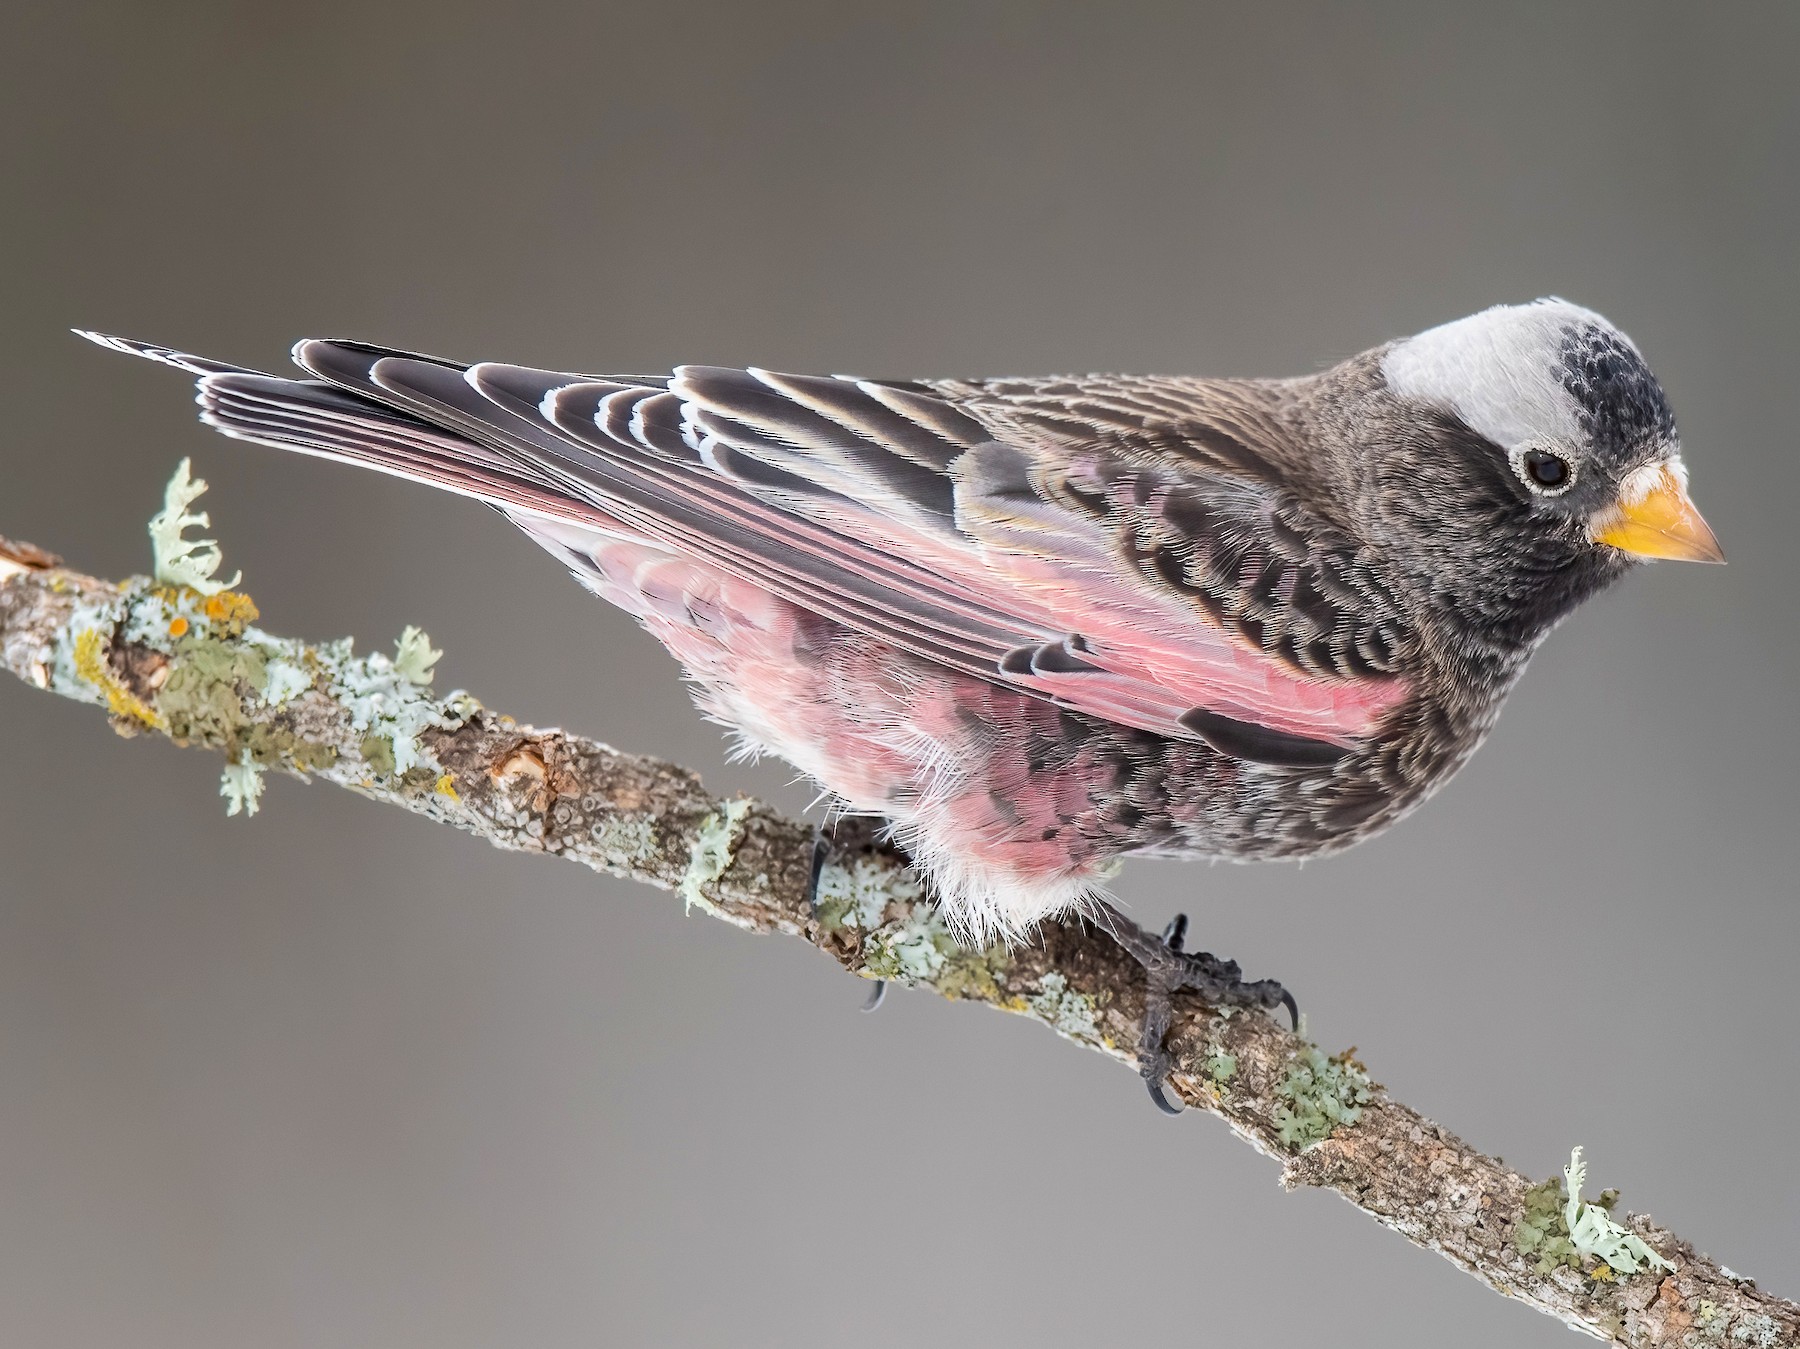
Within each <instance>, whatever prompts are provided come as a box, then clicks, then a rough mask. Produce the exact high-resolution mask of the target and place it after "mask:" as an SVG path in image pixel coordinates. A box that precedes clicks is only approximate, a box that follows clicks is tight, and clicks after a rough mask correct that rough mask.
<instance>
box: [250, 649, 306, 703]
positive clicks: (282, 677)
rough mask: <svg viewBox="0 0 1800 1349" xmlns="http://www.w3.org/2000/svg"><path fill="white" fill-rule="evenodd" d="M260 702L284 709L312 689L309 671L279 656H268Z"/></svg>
mask: <svg viewBox="0 0 1800 1349" xmlns="http://www.w3.org/2000/svg"><path fill="white" fill-rule="evenodd" d="M263 668H264V676H263V684H262V688H261V690H260V692H261V694H262V700H263V701H264V702H265V703H267V704H268V705H269V706H270V707H286V706H287V705H288V704H289V703H291V702H293V701H294V699H296V698H298V697H299V696H300V695H301V694H302V693H305V692H306V691H307V690H308V689H310V688H311V687H312V683H313V677H312V673H311V671H309V670H307V669H306V667H305V666H304V665H301V664H299V663H297V662H295V661H291V660H289V659H287V657H285V656H281V655H273V654H272V655H269V656H268V658H267V660H266V661H265V663H264V667H263Z"/></svg>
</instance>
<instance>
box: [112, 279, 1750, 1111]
mask: <svg viewBox="0 0 1800 1349" xmlns="http://www.w3.org/2000/svg"><path fill="white" fill-rule="evenodd" d="M83 335H84V336H89V337H92V338H93V339H94V340H95V341H98V342H101V343H103V344H104V345H107V346H110V347H113V348H116V349H118V350H120V351H125V352H129V353H132V354H135V355H140V356H147V357H150V358H152V359H155V360H159V361H163V362H165V363H167V364H169V365H173V366H176V367H178V368H180V369H182V370H185V371H187V372H189V373H190V374H193V375H194V376H196V377H197V379H198V400H199V403H200V407H201V417H202V419H203V420H204V421H205V422H207V423H208V424H209V425H211V426H213V427H215V428H217V429H218V430H220V431H222V432H224V433H225V434H226V435H228V436H234V437H237V438H240V439H244V440H251V441H256V442H259V443H262V444H269V445H276V446H281V447H283V448H288V449H298V450H300V451H303V452H305V453H309V454H317V455H322V456H324V457H326V458H330V459H340V460H343V461H346V462H349V463H356V464H362V465H365V466H368V467H371V468H376V469H380V470H383V471H385V472H388V473H394V474H397V475H399V476H401V477H405V478H411V479H415V480H417V481H420V482H426V483H430V484H432V485H434V486H438V487H443V488H447V489H448V490H450V491H453V492H459V493H462V494H464V495H466V496H472V497H475V498H476V499H478V500H480V501H484V502H487V503H488V504H490V505H492V506H494V507H495V508H496V509H498V510H499V511H501V512H502V513H503V514H505V515H506V516H507V517H508V518H510V519H511V520H512V521H513V522H514V523H515V524H517V525H518V526H519V527H520V528H521V529H523V530H524V531H525V532H526V533H527V534H529V535H530V536H531V537H532V538H533V539H534V540H536V541H537V542H538V543H539V544H541V545H542V546H543V547H544V548H545V549H546V550H548V551H549V552H550V553H552V554H553V555H554V556H555V557H557V558H558V559H559V560H561V561H562V562H563V563H564V564H565V565H567V566H568V567H569V568H570V569H571V570H572V571H573V572H574V574H575V576H576V577H577V578H578V579H579V580H580V581H582V582H583V583H584V584H585V585H587V586H588V587H589V588H590V589H591V590H593V591H594V592H595V593H596V594H597V595H599V596H601V597H602V598H604V599H606V600H609V601H611V602H612V603H613V604H616V605H618V606H619V607H620V608H622V609H624V610H626V611H627V612H628V613H630V614H632V615H634V616H635V617H636V618H637V619H638V620H639V621H640V622H641V623H642V624H643V625H644V627H646V628H647V629H649V631H650V632H651V633H652V634H654V635H655V636H656V637H657V638H658V639H659V640H661V642H662V643H663V644H664V645H665V646H666V647H667V648H668V649H669V651H670V652H671V653H672V654H673V655H674V656H675V657H676V659H677V660H679V661H680V662H681V664H682V666H683V667H684V668H685V670H686V672H687V674H688V677H689V678H690V679H691V680H692V681H693V683H694V685H695V688H696V699H697V701H698V703H699V705H700V706H701V708H702V709H703V710H704V711H705V712H706V713H707V714H709V715H710V716H712V717H713V718H715V719H716V720H718V721H720V722H722V723H724V724H725V725H726V726H728V727H731V728H732V729H733V731H734V732H735V733H736V735H737V737H738V738H739V743H740V745H741V746H742V748H743V749H744V750H745V751H746V752H749V753H752V754H761V753H770V754H776V755H779V756H781V757H782V758H784V759H787V760H788V761H789V762H791V763H793V764H794V765H796V766H797V767H799V768H800V769H801V770H803V771H804V772H805V773H806V774H808V775H809V776H810V777H812V778H814V779H816V780H817V781H818V783H819V784H820V785H821V786H822V787H824V788H825V789H826V791H828V792H829V793H831V794H832V796H833V797H835V798H836V799H837V801H838V802H840V803H841V804H842V806H843V807H844V808H846V809H847V810H850V811H854V812H865V813H871V814H874V815H878V816H881V817H883V818H885V819H886V820H887V821H889V822H890V825H891V828H892V833H893V837H894V838H895V839H896V841H897V842H898V843H899V844H900V845H901V846H902V847H904V848H905V850H906V851H907V852H908V853H909V854H910V855H911V857H912V858H913V859H914V860H915V862H916V863H917V864H918V866H919V867H920V868H921V869H922V870H923V871H924V873H925V874H926V875H927V877H928V878H929V880H930V882H931V885H932V889H933V891H934V892H935V894H936V896H937V900H938V903H939V905H940V908H941V911H942V913H943V915H944V917H945V919H946V921H947V922H948V923H949V924H950V925H951V926H952V927H953V928H954V929H955V930H956V931H958V932H959V933H960V934H962V935H963V936H964V937H966V938H968V939H970V940H973V941H988V940H991V939H994V938H996V937H1004V938H1012V939H1017V938H1020V937H1022V936H1024V935H1026V934H1027V933H1029V932H1030V931H1031V929H1032V927H1033V925H1035V924H1037V923H1038V922H1040V921H1042V920H1043V919H1046V918H1048V917H1051V916H1053V915H1057V914H1061V913H1065V912H1067V911H1069V910H1070V909H1072V908H1079V907H1081V906H1083V905H1084V904H1088V903H1090V902H1092V901H1094V900H1095V898H1096V896H1097V895H1098V893H1099V888H1100V886H1101V884H1102V882H1103V880H1104V879H1105V878H1106V877H1107V876H1108V875H1110V874H1111V871H1112V870H1113V867H1114V865H1115V863H1116V861H1117V859H1119V858H1120V857H1122V856H1124V855H1126V854H1130V853H1156V854H1174V855H1183V856H1202V857H1227V858H1239V859H1257V858H1282V857H1303V856H1307V855H1310V854H1316V853H1321V852H1325V851H1329V850H1332V849H1336V848H1342V847H1344V846H1346V845H1348V844H1350V843H1354V842H1355V841H1357V840H1358V839H1361V838H1365V837H1367V836H1369V835H1370V834H1372V833H1374V832H1376V831H1378V830H1380V829H1383V828H1385V827H1386V826H1387V825H1389V824H1391V823H1393V822H1394V821H1395V820H1397V819H1399V818H1400V817H1401V816H1402V815H1404V814H1405V813H1406V812H1407V811H1409V810H1411V809H1412V808H1413V807H1414V806H1416V805H1418V804H1419V802H1420V801H1422V800H1423V799H1424V798H1425V797H1426V796H1427V795H1428V794H1429V793H1430V792H1431V791H1432V790H1433V789H1434V788H1436V787H1437V786H1439V785H1440V784H1441V783H1443V782H1444V781H1445V779H1446V778H1448V777H1449V776H1450V774H1452V773H1453V772H1455V770H1456V769H1457V767H1458V766H1459V765H1461V764H1462V763H1463V761H1464V760H1465V759H1467V758H1468V756H1469V755H1470V753H1472V752H1473V751H1474V749H1475V747H1476V746H1477V745H1478V744H1480V742H1481V740H1482V738H1483V737H1484V736H1485V735H1486V734H1487V732H1488V730H1489V728H1490V727H1492V725H1493V724H1494V719H1495V717H1496V715H1497V714H1498V712H1499V709H1500V704H1501V701H1502V700H1503V699H1504V698H1505V696H1506V693H1507V692H1508V690H1509V689H1511V687H1512V685H1513V682H1514V681H1515V680H1516V679H1517V678H1518V677H1519V674H1520V672H1521V671H1522V670H1523V669H1524V667H1525V663H1526V661H1527V659H1528V658H1529V656H1530V655H1531V652H1532V651H1533V649H1534V648H1535V647H1536V646H1537V644H1538V643H1539V642H1540V641H1542V640H1543V638H1544V636H1545V634H1547V633H1548V632H1549V631H1550V629H1551V628H1552V627H1553V626H1554V625H1555V624H1556V623H1557V622H1558V621H1559V620H1560V619H1561V618H1562V617H1563V616H1564V615H1566V614H1567V613H1568V612H1569V611H1570V610H1571V609H1572V608H1574V606H1575V605H1577V604H1578V603H1580V601H1582V600H1583V599H1585V598H1586V597H1587V596H1589V595H1591V594H1593V593H1594V592H1595V591H1597V590H1599V589H1600V588H1601V587H1603V586H1605V585H1607V584H1609V583H1610V582H1612V581H1614V580H1616V579H1617V578H1618V577H1620V576H1621V575H1623V574H1624V573H1625V572H1626V571H1627V570H1628V569H1629V568H1630V567H1631V566H1632V565H1633V564H1634V563H1635V562H1636V561H1638V560H1639V559H1641V558H1646V557H1660V558H1686V559H1691V560H1696V561H1719V560H1721V554H1720V551H1719V548H1718V544H1717V543H1716V542H1715V540H1714V538H1713V535H1712V533H1711V531H1710V530H1709V529H1708V528H1707V526H1706V525H1705V523H1704V522H1703V521H1702V520H1701V518H1700V516H1699V515H1698V513H1696V511H1695V510H1694V508H1693V506H1692V505H1691V503H1690V502H1689V499H1688V495H1687V490H1686V482H1687V470H1686V468H1685V467H1684V465H1683V463H1682V459H1681V453H1680V447H1679V442H1678V440H1677V437H1676V432H1675V422H1674V418H1673V417H1672V415H1671V414H1670V411H1669V406H1668V403H1667V401H1666V400H1665V398H1664V396H1663V392H1662V389H1661V387H1660V386H1659V385H1658V383H1657V381H1656V378H1655V377H1654V376H1653V375H1652V374H1651V373H1650V370H1649V368H1648V366H1647V365H1646V364H1645V363H1644V360H1643V357H1642V356H1641V355H1640V354H1639V353H1638V349H1637V348H1636V347H1635V346H1634V345H1633V344H1632V342H1631V341H1630V339H1629V338H1627V337H1626V336H1625V335H1624V334H1623V333H1621V332H1620V331H1619V330H1618V329H1617V328H1615V327H1613V326H1612V325H1611V324H1610V323H1608V322H1607V321H1606V320H1605V319H1604V318H1602V317H1601V316H1600V315H1598V314H1595V313H1593V312H1592V311H1590V310H1587V309H1582V308H1579V307H1578V306H1576V305H1572V304H1568V303H1565V302H1563V301H1560V300H1540V301H1538V302H1536V303H1533V304H1526V305H1516V306H1500V307H1497V308H1493V309H1489V310H1486V311H1484V312H1482V313H1479V314H1476V315H1473V316H1472V317H1469V318H1465V319H1461V320H1459V321H1457V322H1454V323H1449V324H1445V325H1444V326H1442V327H1438V328H1433V329H1431V330H1429V331H1427V332H1424V333H1421V334H1419V335H1418V336H1415V337H1411V338H1406V339H1404V340H1400V341H1395V342H1390V343H1387V344H1386V345H1384V346H1380V347H1376V348H1375V349H1373V350H1371V351H1367V352H1364V353H1363V354H1362V355H1359V356H1354V357H1352V358H1350V359H1349V360H1347V361H1344V362H1343V363H1341V364H1339V365H1336V366H1334V367H1332V368H1330V369H1328V370H1325V371H1323V372H1322V373H1318V374H1313V375H1307V376H1302V377H1299V378H1292V379H1270V380H1257V379H1231V380H1209V379H1195V378H1188V377H1167V376H1136V375H1080V376H1066V377H1056V378H1030V379H938V380H924V381H895V380H873V379H858V378H851V377H846V376H833V377H820V376H804V375H785V374H777V373H774V372H772V371H767V370H760V369H754V368H752V369H747V370H733V369H719V368H714V367H710V366H683V367H680V368H678V369H677V370H676V371H675V372H674V373H673V374H672V375H670V376H666V377H644V376H635V375H607V376H593V375H575V374H564V373H556V372H551V371H545V370H535V369H528V368H525V367H521V366H515V365H502V364H496V363H493V362H482V363H479V364H475V365H464V364H462V363H460V362H452V361H445V360H439V359H436V358H433V357H426V356H417V355H411V354H408V353H404V352H398V351H392V350H389V349H387V348H384V347H378V346H370V345H367V344H365V343H361V342H343V341H304V342H301V343H299V344H298V345H297V346H296V347H295V348H294V359H295V361H296V362H297V363H298V364H299V366H300V367H301V368H302V369H303V370H304V371H306V373H307V376H308V377H307V378H303V379H285V378H280V377H276V376H271V375H266V374H260V373H257V372H254V371H250V370H246V369H242V368H240V367H237V366H232V365H225V364H221V363H218V362H215V361H210V360H205V359H201V358H198V357H193V356H188V355H185V354H183V353H179V352H175V351H170V350H168V349H166V348H162V347H155V346H148V345H143V344H139V343H134V342H127V341H123V340H120V339H117V338H111V337H104V336H100V335H97V334H83ZM1171 945H1172V947H1174V948H1176V949H1178V947H1179V942H1178V941H1174V942H1172V943H1171ZM1207 959H1209V958H1206V957H1200V958H1198V960H1199V961H1200V962H1202V963H1201V965H1200V966H1197V967H1196V968H1197V969H1198V970H1200V971H1201V972H1200V973H1198V974H1196V978H1197V979H1198V981H1199V986H1201V987H1208V988H1210V987H1211V985H1208V984H1206V982H1205V976H1204V970H1205V968H1206V967H1205V966H1204V961H1205V960H1207ZM1211 969H1212V971H1213V973H1214V974H1215V975H1216V974H1217V973H1218V972H1219V970H1220V969H1224V970H1225V971H1226V974H1227V975H1228V976H1229V977H1230V978H1235V974H1236V971H1235V967H1233V966H1229V963H1228V962H1215V963H1214V965H1213V966H1212V967H1211ZM1153 973H1155V971H1154V970H1153ZM1166 973H1167V972H1166V971H1165V974H1166ZM1163 982H1164V983H1168V982H1169V979H1168V978H1165V979H1164V981H1163ZM1215 982H1217V981H1216V979H1215ZM1174 983H1175V984H1176V985H1180V983H1181V979H1180V977H1179V976H1178V975H1177V976H1174ZM1148 1038H1149V1037H1147V1045H1146V1056H1147V1060H1148V1059H1155V1060H1156V1062H1155V1063H1154V1065H1153V1068H1154V1069H1156V1070H1160V1067H1161V1066H1162V1064H1161V1060H1160V1059H1157V1058H1156V1049H1157V1047H1158V1046H1159V1045H1160V1034H1158V1035H1156V1036H1155V1037H1154V1038H1155V1040H1156V1042H1157V1043H1156V1044H1155V1045H1151V1044H1149V1043H1148ZM1146 1073H1147V1075H1151V1074H1152V1068H1147V1069H1146ZM1157 1081H1160V1072H1159V1071H1157V1072H1156V1075H1155V1076H1154V1077H1153V1081H1152V1086H1153V1089H1154V1087H1155V1085H1156V1082H1157Z"/></svg>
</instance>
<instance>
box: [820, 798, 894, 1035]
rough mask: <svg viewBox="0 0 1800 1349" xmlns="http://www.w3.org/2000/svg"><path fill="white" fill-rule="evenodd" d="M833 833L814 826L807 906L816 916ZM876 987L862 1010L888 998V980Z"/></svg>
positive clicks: (877, 983)
mask: <svg viewBox="0 0 1800 1349" xmlns="http://www.w3.org/2000/svg"><path fill="white" fill-rule="evenodd" d="M831 841H832V838H831V832H830V831H829V830H828V829H826V827H825V826H824V825H822V824H816V825H814V826H813V846H812V876H811V878H810V879H809V880H808V881H807V886H806V904H807V907H808V908H809V909H811V910H812V911H813V912H814V913H815V914H816V913H818V911H819V878H820V877H821V876H823V875H824V874H825V863H826V861H827V860H828V859H829V858H830V856H831ZM874 982H875V987H874V988H872V989H870V990H869V996H868V997H867V998H865V999H864V1000H863V1005H862V1010H863V1011H865V1012H873V1011H874V1010H875V1009H876V1008H877V1007H879V1006H881V1001H882V999H883V998H885V997H886V996H887V980H886V979H877V980H875V981H874Z"/></svg>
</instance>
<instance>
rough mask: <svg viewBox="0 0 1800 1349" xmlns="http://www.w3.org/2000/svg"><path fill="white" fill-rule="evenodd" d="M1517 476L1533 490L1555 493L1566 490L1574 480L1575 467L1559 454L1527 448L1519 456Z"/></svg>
mask: <svg viewBox="0 0 1800 1349" xmlns="http://www.w3.org/2000/svg"><path fill="white" fill-rule="evenodd" d="M1518 469H1519V476H1520V477H1522V478H1524V479H1525V481H1526V482H1527V483H1528V484H1530V486H1531V488H1532V490H1533V491H1537V492H1543V493H1547V494H1548V493H1556V492H1562V491H1566V490H1567V489H1568V487H1569V485H1570V484H1571V483H1573V482H1574V481H1575V469H1574V468H1573V466H1571V465H1570V463H1569V461H1568V460H1567V459H1564V458H1563V457H1562V456H1561V455H1560V454H1552V453H1550V451H1549V450H1527V451H1525V453H1524V454H1522V455H1520V456H1519V461H1518Z"/></svg>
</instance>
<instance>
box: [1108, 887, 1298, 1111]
mask: <svg viewBox="0 0 1800 1349" xmlns="http://www.w3.org/2000/svg"><path fill="white" fill-rule="evenodd" d="M1105 912H1106V916H1107V917H1108V919H1110V923H1109V924H1108V927H1107V931H1108V932H1109V933H1110V934H1111V936H1112V938H1113V940H1114V941H1116V942H1118V943H1119V945H1120V946H1122V947H1124V948H1125V950H1126V952H1127V953H1128V954H1130V956H1131V957H1132V959H1134V960H1136V961H1137V962H1138V964H1140V965H1142V966H1143V967H1144V976H1145V989H1144V1030H1143V1035H1142V1036H1141V1037H1140V1039H1139V1040H1138V1072H1139V1073H1140V1074H1141V1075H1142V1076H1143V1079H1144V1085H1145V1086H1146V1087H1148V1088H1149V1089H1150V1099H1151V1100H1153V1101H1155V1102H1156V1105H1157V1108H1158V1109H1160V1110H1162V1111H1163V1112H1164V1113H1165V1114H1169V1115H1179V1114H1180V1113H1181V1107H1180V1106H1178V1105H1175V1104H1173V1103H1171V1102H1170V1100H1169V1098H1168V1096H1167V1095H1165V1094H1164V1092H1163V1084H1164V1083H1165V1082H1166V1081H1167V1080H1168V1076H1169V1069H1170V1068H1171V1067H1172V1066H1173V1065H1172V1063H1171V1061H1170V1058H1169V1046H1168V1044H1167V1037H1168V1034H1169V1021H1170V1019H1171V1017H1172V1016H1173V1015H1174V1001H1173V999H1174V995H1175V994H1177V993H1179V992H1181V991H1182V990H1183V989H1192V990H1193V991H1194V992H1196V993H1198V994H1199V995H1200V996H1201V997H1202V998H1205V999H1206V1000H1207V1001H1208V1002H1210V1003H1215V1004H1220V1005H1226V1006H1236V1007H1256V1008H1260V1009H1262V1010H1264V1011H1268V1010H1272V1009H1273V1008H1276V1007H1285V1008H1287V1011H1288V1016H1289V1017H1290V1018H1292V1020H1293V1023H1294V1025H1295V1027H1296V1028H1298V1026H1299V1024H1300V1009H1299V1007H1298V1006H1297V1005H1296V1004H1295V1002H1294V995H1293V994H1291V993H1289V992H1288V991H1287V989H1285V988H1283V987H1282V986H1281V984H1280V983H1278V982H1277V981H1276V980H1274V979H1258V980H1256V981H1255V982H1249V981H1246V980H1245V978H1244V972H1243V970H1242V969H1241V968H1239V966H1238V963H1237V961H1235V960H1221V959H1219V957H1217V956H1215V955H1212V954H1210V953H1208V952H1205V951H1187V950H1184V949H1182V948H1183V947H1184V946H1185V945H1186V944H1187V915H1186V914H1185V913H1178V914H1176V915H1175V917H1174V918H1173V919H1172V920H1171V921H1170V923H1169V925H1168V927H1166V928H1164V929H1163V934H1162V939H1161V940H1160V941H1159V940H1157V939H1156V938H1154V937H1152V936H1151V935H1150V934H1149V933H1147V932H1145V931H1144V930H1143V929H1142V928H1140V927H1139V926H1138V925H1137V924H1135V923H1133V922H1132V921H1131V920H1130V919H1129V918H1127V917H1125V915H1124V914H1122V913H1120V912H1119V911H1118V910H1116V909H1113V908H1111V907H1110V906H1108V907H1107V909H1106V911H1105Z"/></svg>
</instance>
